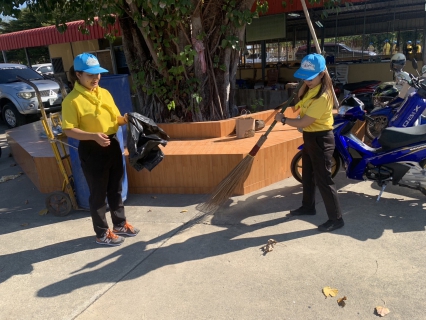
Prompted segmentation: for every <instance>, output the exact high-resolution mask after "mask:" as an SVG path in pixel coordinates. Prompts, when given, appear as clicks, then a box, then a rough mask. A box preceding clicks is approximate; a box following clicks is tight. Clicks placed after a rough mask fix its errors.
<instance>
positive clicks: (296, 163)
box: [290, 150, 340, 183]
mask: <svg viewBox="0 0 426 320" xmlns="http://www.w3.org/2000/svg"><path fill="white" fill-rule="evenodd" d="M290 170H291V174H292V175H293V177H294V179H296V180H297V181H299V182H300V183H302V150H300V151H299V152H298V153H296V155H295V156H294V157H293V159H292V160H291V165H290ZM339 170H340V158H339V155H338V153H337V152H334V153H333V157H332V159H331V177H332V178H334V177H335V176H336V175H337V173H338V172H339Z"/></svg>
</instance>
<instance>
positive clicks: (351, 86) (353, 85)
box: [343, 80, 380, 91]
mask: <svg viewBox="0 0 426 320" xmlns="http://www.w3.org/2000/svg"><path fill="white" fill-rule="evenodd" d="M379 83H380V81H379V80H365V81H360V82H353V83H346V84H345V85H343V89H344V90H347V91H354V90H356V89H359V88H363V87H367V86H370V85H374V84H379Z"/></svg>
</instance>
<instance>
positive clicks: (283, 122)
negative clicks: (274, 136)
mask: <svg viewBox="0 0 426 320" xmlns="http://www.w3.org/2000/svg"><path fill="white" fill-rule="evenodd" d="M286 120H287V118H286V117H283V118H282V119H281V123H282V124H283V125H285V122H286Z"/></svg>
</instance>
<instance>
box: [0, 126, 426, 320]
mask: <svg viewBox="0 0 426 320" xmlns="http://www.w3.org/2000/svg"><path fill="white" fill-rule="evenodd" d="M0 130H1V131H0V146H1V147H2V150H3V156H2V157H1V158H0V177H1V176H5V175H10V174H17V173H19V172H20V171H21V170H20V168H19V166H13V164H14V161H13V158H12V157H8V154H9V153H10V152H9V150H8V148H7V145H6V142H5V137H4V134H1V133H3V132H4V130H5V127H4V126H1V125H0ZM336 182H337V185H338V188H339V193H340V199H341V202H342V206H343V209H344V220H345V223H346V225H345V227H344V228H342V229H339V230H336V231H335V232H333V233H331V234H322V233H318V232H317V230H316V226H317V225H318V224H320V223H323V222H324V221H325V220H326V214H325V209H324V205H323V203H322V201H321V199H320V197H318V199H317V202H318V204H317V211H318V213H317V215H316V216H310V217H305V218H301V219H297V218H289V217H288V216H287V214H288V211H289V210H290V209H292V208H296V207H298V206H299V205H300V202H301V192H302V190H301V186H300V184H298V183H297V182H296V181H295V180H294V179H292V178H291V179H286V180H284V181H281V182H279V183H276V184H274V185H271V186H269V187H267V188H264V189H262V190H259V191H257V192H254V193H252V194H249V195H246V196H241V197H234V198H233V199H232V200H230V201H229V203H228V204H227V206H226V207H225V208H224V209H222V210H221V211H219V212H217V213H216V214H215V215H214V216H200V213H199V212H197V211H196V210H195V206H196V205H197V204H198V203H199V202H201V201H202V200H203V197H204V196H202V195H163V194H155V195H154V194H149V195H135V194H131V195H129V197H128V200H127V201H126V206H127V215H128V219H129V221H130V222H131V223H133V224H134V225H136V226H138V227H140V228H141V229H142V231H141V233H140V234H139V235H138V236H137V237H135V238H128V239H126V242H125V243H124V245H122V246H121V247H116V248H110V247H101V246H98V245H96V244H95V243H94V235H93V231H92V227H91V221H90V218H89V216H88V213H87V212H84V211H78V212H72V213H71V214H70V215H68V216H66V217H63V218H57V217H54V216H52V215H49V214H48V215H43V216H41V215H39V212H40V211H41V210H42V209H43V208H44V199H45V195H44V194H40V193H39V192H38V191H37V189H35V187H34V186H33V184H32V183H31V181H30V180H29V179H28V178H27V177H26V176H25V175H22V176H20V177H19V178H16V179H14V180H10V181H7V182H3V183H0V194H1V197H0V243H1V245H0V296H1V299H0V319H6V320H11V319H19V320H22V319H43V320H46V319H54V320H57V319H77V320H83V319H153V320H162V319H253V320H254V319H256V320H257V319H303V320H304V319H339V320H340V319H376V318H378V316H377V315H375V313H374V308H375V307H376V306H385V307H387V308H389V310H390V314H389V315H387V316H386V318H389V319H425V316H424V314H423V313H424V310H426V302H425V299H424V297H425V295H426V289H425V288H426V280H425V276H424V275H425V274H426V272H425V271H426V267H425V262H426V259H425V251H424V246H425V242H426V241H425V237H426V234H425V225H426V213H425V201H424V200H425V196H424V195H423V194H421V193H420V192H417V191H415V190H410V189H402V188H398V187H393V186H390V187H388V189H387V190H386V192H385V193H384V195H383V198H382V199H381V200H380V202H379V203H376V196H377V194H378V188H377V187H375V186H374V185H372V184H371V183H370V182H354V181H350V180H347V179H345V177H344V173H343V172H342V173H339V175H338V176H337V179H336ZM268 239H275V240H276V241H278V244H277V245H276V246H275V248H274V250H273V251H272V252H269V253H267V254H263V253H262V251H261V250H260V248H261V247H262V246H263V245H265V244H266V243H267V241H268ZM326 286H331V287H332V288H337V289H338V290H339V292H338V294H337V297H334V298H328V299H325V297H324V295H323V293H322V288H323V287H326ZM343 296H346V297H347V300H346V306H345V307H344V308H342V307H339V306H338V304H337V301H336V299H337V298H341V297H343Z"/></svg>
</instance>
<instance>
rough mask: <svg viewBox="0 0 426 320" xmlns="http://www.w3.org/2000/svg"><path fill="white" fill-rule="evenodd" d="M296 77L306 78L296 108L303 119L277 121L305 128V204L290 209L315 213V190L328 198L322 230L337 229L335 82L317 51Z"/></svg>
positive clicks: (340, 221)
mask: <svg viewBox="0 0 426 320" xmlns="http://www.w3.org/2000/svg"><path fill="white" fill-rule="evenodd" d="M294 77H295V78H299V79H303V80H304V86H303V87H302V89H301V93H300V98H301V99H300V101H299V102H298V103H297V104H296V106H295V107H294V108H295V110H297V109H300V119H290V118H286V117H284V115H283V114H282V113H277V115H276V116H275V120H277V121H281V122H282V124H287V125H289V126H292V127H297V128H303V141H304V145H303V151H302V163H303V166H302V184H303V200H302V206H301V207H300V208H298V209H296V210H292V211H290V214H291V215H293V216H300V215H314V214H316V209H315V189H316V186H318V189H319V191H320V193H321V196H322V198H323V200H324V205H325V209H326V211H327V215H328V221H327V222H325V223H324V224H322V225H320V226H319V227H318V230H319V231H333V230H335V229H338V228H341V227H343V225H344V222H343V219H342V211H341V208H340V203H339V200H338V198H337V191H336V186H335V184H334V181H333V179H332V177H331V164H332V157H333V152H334V146H335V143H334V135H333V123H334V120H333V113H332V111H333V91H332V90H333V85H332V82H331V79H330V76H329V75H328V73H327V72H325V59H324V57H323V56H322V55H320V54H317V53H313V54H309V55H307V56H306V57H304V58H303V60H302V62H301V65H300V68H299V69H298V70H297V71H296V72H295V74H294Z"/></svg>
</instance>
